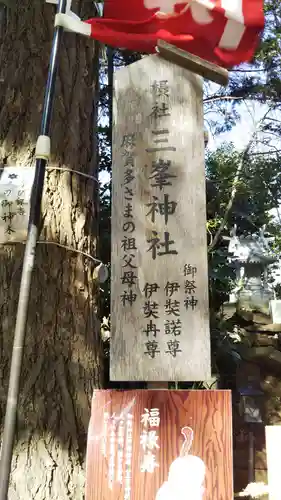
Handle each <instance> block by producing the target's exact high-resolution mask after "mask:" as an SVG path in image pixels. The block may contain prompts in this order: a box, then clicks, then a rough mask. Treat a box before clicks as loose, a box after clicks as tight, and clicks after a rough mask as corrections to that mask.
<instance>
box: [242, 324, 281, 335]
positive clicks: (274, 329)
mask: <svg viewBox="0 0 281 500" xmlns="http://www.w3.org/2000/svg"><path fill="white" fill-rule="evenodd" d="M245 330H247V331H248V332H257V333H258V332H266V333H268V334H270V333H271V334H274V333H279V332H281V324H274V323H271V325H257V324H255V325H249V326H245Z"/></svg>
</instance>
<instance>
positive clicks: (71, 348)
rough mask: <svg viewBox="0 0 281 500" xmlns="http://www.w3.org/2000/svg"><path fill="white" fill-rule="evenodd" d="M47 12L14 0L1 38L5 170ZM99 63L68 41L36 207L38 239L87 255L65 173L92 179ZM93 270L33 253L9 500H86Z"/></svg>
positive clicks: (12, 292) (37, 3)
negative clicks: (38, 210)
mask: <svg viewBox="0 0 281 500" xmlns="http://www.w3.org/2000/svg"><path fill="white" fill-rule="evenodd" d="M82 4H83V5H82ZM81 5H82V7H83V12H80V13H81V14H82V15H83V14H84V15H89V16H90V15H93V9H94V7H93V2H92V1H91V0H83V2H82V1H80V4H79V5H78V1H77V2H73V10H74V11H75V12H77V13H78V12H79V7H80V6H81ZM86 9H87V10H86ZM54 13H55V8H54V6H52V5H49V4H46V5H45V4H44V0H13V1H12V2H11V8H10V9H9V11H8V16H7V26H6V29H5V30H3V29H2V30H1V31H0V33H2V40H1V42H0V43H1V45H0V163H2V164H4V165H5V164H6V165H22V166H26V167H27V168H28V167H29V166H30V165H32V164H34V163H33V162H34V148H35V143H36V139H37V135H38V132H39V126H40V121H41V113H42V104H43V97H44V90H45V84H46V78H47V71H48V62H49V55H50V48H51V40H52V37H53V23H54ZM2 19H3V16H2ZM94 59H95V51H94V44H93V42H92V41H89V40H86V39H83V38H82V37H80V38H79V37H76V36H75V35H73V34H69V33H68V34H67V33H66V34H65V35H64V40H63V44H62V49H61V57H60V68H59V72H58V80H57V92H56V95H57V97H56V101H55V108H54V115H53V122H52V156H51V161H50V164H49V167H50V168H49V169H48V173H47V177H46V180H45V192H44V203H43V208H42V220H43V225H44V226H43V231H42V235H43V239H45V240H46V241H49V242H58V243H61V244H64V245H68V246H71V247H73V248H75V249H79V250H82V251H84V252H88V253H89V254H91V255H93V256H94V255H95V252H96V236H97V233H96V221H97V210H96V207H97V194H96V192H97V184H96V183H95V182H94V181H92V180H89V179H86V178H83V177H81V176H79V175H77V174H76V175H74V174H71V173H70V172H69V171H64V170H63V168H67V169H75V170H80V171H82V172H84V173H87V174H89V175H92V176H96V175H97V173H96V162H95V158H94V155H93V151H94V144H93V140H94V139H93V117H94V114H95V111H96V109H95V105H93V99H94V95H95V90H96V84H97V81H96V79H95V78H96V73H95V71H94ZM51 167H59V168H60V169H62V170H58V169H54V170H52V169H51ZM23 250H24V249H23V245H22V244H14V245H8V246H4V247H2V248H0V311H1V313H0V413H1V414H0V422H1V424H3V418H4V411H5V406H6V396H7V388H8V378H9V368H10V356H11V350H12V343H13V332H14V325H15V314H16V307H17V300H18V290H19V282H20V275H21V266H22V259H23ZM92 271H93V264H92V262H91V261H90V260H89V259H85V258H84V257H83V256H82V255H81V254H79V253H77V252H71V251H68V250H65V249H62V248H60V247H57V246H56V245H51V244H39V245H38V256H37V260H36V269H35V272H34V275H33V281H32V294H31V302H30V308H29V317H28V328H27V336H26V346H25V355H24V365H23V370H22V384H21V396H20V406H19V411H18V420H17V439H16V444H15V449H14V458H13V464H12V474H11V485H10V491H9V500H18V499H21V500H24V499H26V500H33V499H36V500H40V499H44V500H48V499H52V500H66V499H67V500H69V499H79V500H80V499H82V498H83V496H84V464H85V449H86V438H87V428H88V422H89V414H90V401H91V396H92V391H93V388H94V387H99V386H100V384H101V381H102V366H103V357H102V345H101V340H100V336H99V328H98V321H97V316H96V305H97V291H98V284H97V283H95V282H94V281H93V280H92V279H91V276H92Z"/></svg>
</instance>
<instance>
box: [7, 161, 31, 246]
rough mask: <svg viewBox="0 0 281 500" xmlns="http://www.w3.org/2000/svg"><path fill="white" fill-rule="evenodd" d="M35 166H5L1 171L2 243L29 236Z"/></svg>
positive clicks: (23, 239)
mask: <svg viewBox="0 0 281 500" xmlns="http://www.w3.org/2000/svg"><path fill="white" fill-rule="evenodd" d="M34 175H35V167H4V169H3V170H1V172H0V244H3V243H9V242H13V241H25V240H26V238H27V227H28V218H29V211H30V196H31V190H32V185H33V180H34Z"/></svg>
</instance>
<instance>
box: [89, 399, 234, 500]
mask: <svg viewBox="0 0 281 500" xmlns="http://www.w3.org/2000/svg"><path fill="white" fill-rule="evenodd" d="M231 417H232V415H231V392H230V391H161V390H160V391H157V390H153V391H146V390H141V391H95V392H94V397H93V402H92V414H91V421H90V426H89V432H88V446H87V472H86V477H87V479H86V500H144V499H146V500H171V499H173V500H183V499H189V500H195V499H196V500H232V499H233V471H232V418H231Z"/></svg>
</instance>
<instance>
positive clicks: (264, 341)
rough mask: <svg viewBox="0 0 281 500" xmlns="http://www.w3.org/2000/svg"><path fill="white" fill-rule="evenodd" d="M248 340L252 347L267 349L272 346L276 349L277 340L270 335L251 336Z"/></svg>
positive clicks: (258, 334)
mask: <svg viewBox="0 0 281 500" xmlns="http://www.w3.org/2000/svg"><path fill="white" fill-rule="evenodd" d="M250 340H251V342H252V345H253V346H254V347H267V346H272V347H275V348H276V349H278V346H279V340H278V337H276V336H272V335H270V336H269V335H266V334H264V333H257V334H254V333H253V334H252V335H251V336H250Z"/></svg>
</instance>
